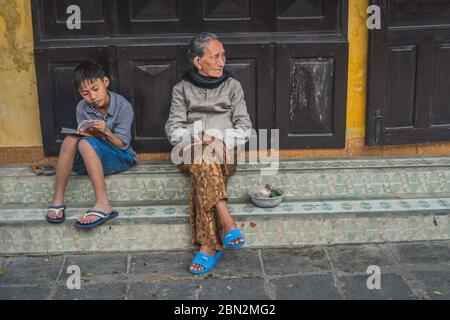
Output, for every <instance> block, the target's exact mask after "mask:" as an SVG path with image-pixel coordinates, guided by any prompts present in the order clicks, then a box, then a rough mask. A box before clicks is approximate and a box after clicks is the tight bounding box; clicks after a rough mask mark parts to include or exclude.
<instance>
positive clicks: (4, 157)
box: [0, 0, 450, 163]
mask: <svg viewBox="0 0 450 320" xmlns="http://www.w3.org/2000/svg"><path fill="white" fill-rule="evenodd" d="M367 6H368V0H349V26H348V33H349V36H348V41H349V66H348V67H349V70H348V71H349V73H348V94H347V95H348V101H347V131H346V134H347V137H346V147H345V149H311V150H281V151H280V156H281V157H282V158H285V157H338V156H361V155H364V156H371V155H420V154H443V153H447V154H448V153H450V143H449V142H443V143H434V144H418V145H415V144H411V145H403V146H384V147H366V146H364V135H365V108H366V102H365V99H366V69H367V43H368V30H367V27H366V20H367V13H366V10H367ZM343 107H344V106H343ZM18 128H19V130H18ZM17 147H24V148H17ZM0 150H6V151H4V152H0V163H2V162H3V163H4V162H25V161H27V162H31V161H42V160H44V159H45V158H44V156H43V151H42V139H41V129H40V122H39V106H38V97H37V87H36V76H35V66H34V58H33V33H32V19H31V8H30V1H29V0H0ZM10 150H12V151H11V152H10ZM11 153H12V154H14V155H16V154H17V157H15V156H14V157H12V156H10V154H11ZM30 154H31V155H32V156H30ZM139 156H140V159H142V160H151V159H168V158H169V156H168V153H151V154H141V155H139Z"/></svg>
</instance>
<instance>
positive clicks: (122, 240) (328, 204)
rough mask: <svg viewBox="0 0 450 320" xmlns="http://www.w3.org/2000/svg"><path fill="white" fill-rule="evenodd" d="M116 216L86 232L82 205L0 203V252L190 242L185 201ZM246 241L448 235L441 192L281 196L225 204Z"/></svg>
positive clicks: (131, 206)
mask: <svg viewBox="0 0 450 320" xmlns="http://www.w3.org/2000/svg"><path fill="white" fill-rule="evenodd" d="M114 207H115V209H117V210H118V211H119V212H120V216H119V217H118V218H116V219H114V220H111V221H109V222H108V223H107V224H105V225H102V226H100V227H97V228H95V229H92V230H78V229H76V228H75V227H74V222H75V220H76V219H77V217H79V216H81V215H82V214H83V213H84V212H85V211H86V209H87V208H88V206H73V207H70V208H68V210H67V221H66V222H64V223H63V224H61V225H51V224H48V223H47V222H46V221H45V219H44V215H45V213H46V210H45V206H36V205H17V204H15V205H4V206H2V208H1V209H0V218H1V219H0V253H1V254H17V253H63V252H111V251H124V252H131V251H147V250H173V249H185V248H190V247H191V243H190V234H189V233H190V230H189V224H188V221H189V208H188V206H186V205H185V204H173V205H167V204H166V205H148V204H145V203H115V204H114ZM229 207H230V210H231V212H232V214H233V216H234V217H235V219H236V221H237V222H238V225H239V227H240V228H241V229H242V231H243V232H244V234H245V236H246V239H247V244H248V246H249V247H262V246H264V247H270V246H284V245H312V244H338V243H373V242H389V241H418V240H443V239H450V214H449V213H448V212H449V209H450V195H449V196H448V197H446V198H433V197H427V198H414V199H412V198H399V199H378V200H366V199H360V200H327V201H289V200H288V201H286V202H284V203H282V204H281V205H280V206H278V207H275V208H271V209H262V208H257V207H255V206H253V205H251V204H249V203H231V204H230V206H229Z"/></svg>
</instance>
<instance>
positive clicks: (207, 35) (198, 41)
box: [187, 32, 220, 65]
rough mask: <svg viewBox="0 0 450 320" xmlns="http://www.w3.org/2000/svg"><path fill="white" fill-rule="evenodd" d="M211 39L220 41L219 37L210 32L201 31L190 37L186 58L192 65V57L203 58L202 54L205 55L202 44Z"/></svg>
mask: <svg viewBox="0 0 450 320" xmlns="http://www.w3.org/2000/svg"><path fill="white" fill-rule="evenodd" d="M211 40H219V41H220V39H219V37H218V36H217V35H215V34H214V33H211V32H202V33H199V34H198V35H196V36H195V37H194V38H192V40H191V43H190V44H189V49H188V52H187V55H188V59H189V61H190V62H191V64H192V65H194V59H195V58H196V57H199V58H203V56H204V55H205V49H204V46H205V44H206V43H207V42H209V41H211Z"/></svg>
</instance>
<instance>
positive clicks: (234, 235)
mask: <svg viewBox="0 0 450 320" xmlns="http://www.w3.org/2000/svg"><path fill="white" fill-rule="evenodd" d="M239 238H244V235H243V234H242V232H241V230H239V229H233V230H231V231H230V232H228V233H227V234H226V235H225V236H224V237H223V244H224V245H225V247H227V248H228V249H238V248H241V247H243V246H244V245H245V241H244V242H239V243H238V244H235V245H232V244H231V241H234V240H237V239H239Z"/></svg>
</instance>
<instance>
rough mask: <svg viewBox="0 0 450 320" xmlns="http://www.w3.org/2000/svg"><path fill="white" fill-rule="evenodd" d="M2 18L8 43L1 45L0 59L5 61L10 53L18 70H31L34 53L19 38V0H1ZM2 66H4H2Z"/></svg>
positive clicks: (0, 15)
mask: <svg viewBox="0 0 450 320" xmlns="http://www.w3.org/2000/svg"><path fill="white" fill-rule="evenodd" d="M0 18H1V19H3V21H4V23H5V32H4V36H5V38H6V45H7V46H6V47H4V46H2V47H0V61H3V59H4V58H5V55H8V56H10V57H12V61H13V63H14V65H15V69H16V71H18V72H21V71H29V70H30V67H31V65H32V59H33V54H32V52H29V50H27V48H26V47H24V46H21V45H20V44H19V41H18V39H17V32H18V29H19V27H20V25H21V15H20V10H19V7H18V2H16V1H11V0H0ZM0 68H4V67H3V66H0ZM5 69H6V68H5ZM7 71H8V70H7Z"/></svg>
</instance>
